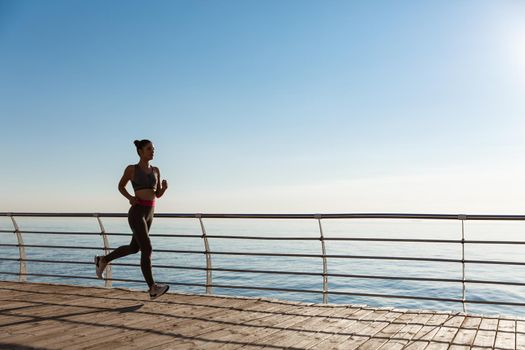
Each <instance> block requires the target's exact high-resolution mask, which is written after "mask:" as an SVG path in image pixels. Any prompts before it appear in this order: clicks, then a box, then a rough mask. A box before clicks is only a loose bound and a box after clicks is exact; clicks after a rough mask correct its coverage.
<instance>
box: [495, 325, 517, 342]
mask: <svg viewBox="0 0 525 350" xmlns="http://www.w3.org/2000/svg"><path fill="white" fill-rule="evenodd" d="M515 332H516V322H515V321H510V320H500V321H499V323H498V330H497V333H496V342H495V346H496V347H497V348H499V349H515V347H516V343H515V339H516V335H515Z"/></svg>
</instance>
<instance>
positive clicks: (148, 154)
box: [141, 143, 155, 160]
mask: <svg viewBox="0 0 525 350" xmlns="http://www.w3.org/2000/svg"><path fill="white" fill-rule="evenodd" d="M154 153H155V146H153V143H148V144H147V145H146V146H144V147H142V150H141V154H142V158H145V159H147V160H152V159H153V155H154Z"/></svg>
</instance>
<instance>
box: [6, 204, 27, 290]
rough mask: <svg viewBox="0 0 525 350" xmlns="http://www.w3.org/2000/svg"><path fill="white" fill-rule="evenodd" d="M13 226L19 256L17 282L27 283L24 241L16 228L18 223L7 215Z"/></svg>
mask: <svg viewBox="0 0 525 350" xmlns="http://www.w3.org/2000/svg"><path fill="white" fill-rule="evenodd" d="M9 217H10V218H11V221H12V222H13V226H14V227H15V235H16V240H17V242H18V254H19V255H20V260H19V268H18V281H20V282H26V281H27V269H26V250H25V247H24V240H23V239H22V232H20V228H19V227H18V223H17V222H16V220H15V217H14V216H13V214H11V213H10V214H9Z"/></svg>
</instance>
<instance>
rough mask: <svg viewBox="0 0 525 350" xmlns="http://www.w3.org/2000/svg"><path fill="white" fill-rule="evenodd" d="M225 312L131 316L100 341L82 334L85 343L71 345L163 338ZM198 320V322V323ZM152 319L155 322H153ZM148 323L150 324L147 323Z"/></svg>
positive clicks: (101, 334)
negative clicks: (167, 334)
mask: <svg viewBox="0 0 525 350" xmlns="http://www.w3.org/2000/svg"><path fill="white" fill-rule="evenodd" d="M243 302H244V301H242V300H240V301H238V302H237V303H238V304H242V303H243ZM222 312H224V311H223V310H221V309H218V308H206V307H200V308H198V310H197V309H193V308H192V307H190V306H189V309H188V310H187V311H186V315H184V316H182V315H181V317H177V315H176V314H173V313H172V314H169V315H155V314H153V315H151V314H146V315H136V314H134V315H131V316H132V319H131V320H129V321H126V322H122V323H121V324H118V323H117V324H114V325H111V327H110V328H108V329H105V330H103V331H101V332H99V333H97V337H98V338H99V340H98V341H96V339H95V340H93V339H92V337H91V336H90V335H91V334H92V333H87V334H86V333H82V335H83V338H84V339H83V340H84V341H73V343H71V348H72V349H75V348H83V347H86V346H91V345H96V344H98V345H100V346H106V345H107V346H114V347H116V346H120V345H119V344H120V343H121V340H122V339H121V338H126V337H127V341H128V342H129V341H131V339H133V338H134V337H137V336H139V335H142V336H144V335H145V334H148V333H154V334H156V335H157V336H160V337H162V336H163V333H165V332H163V329H165V328H170V332H171V333H175V332H177V329H179V328H181V327H182V326H186V325H190V326H191V325H195V324H199V323H210V322H211V321H210V319H209V318H211V317H212V316H213V314H219V313H222ZM196 318H198V319H197V321H198V322H196ZM152 319H153V320H154V321H152ZM148 320H149V321H148ZM145 321H148V322H145Z"/></svg>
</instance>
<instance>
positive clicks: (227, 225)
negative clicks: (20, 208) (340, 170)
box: [0, 216, 525, 316]
mask: <svg viewBox="0 0 525 350" xmlns="http://www.w3.org/2000/svg"><path fill="white" fill-rule="evenodd" d="M15 219H16V222H17V223H18V225H19V228H20V230H22V231H46V232H49V233H36V232H26V233H23V234H22V235H23V240H24V243H25V244H26V245H53V246H77V247H80V248H39V247H26V258H27V259H36V260H53V261H56V262H33V261H28V262H27V263H26V264H27V265H26V266H27V272H28V273H30V274H31V273H32V274H47V275H50V274H51V275H61V276H64V277H45V276H31V275H29V276H27V280H28V281H29V282H45V283H61V284H64V283H65V284H71V285H82V286H104V281H103V280H99V279H93V277H95V267H94V264H93V257H94V255H95V254H97V255H100V254H103V252H104V251H103V241H102V237H101V235H100V232H101V228H100V226H99V224H98V221H97V219H96V218H95V217H88V218H74V217H16V216H15ZM101 220H102V223H103V225H104V229H105V231H106V232H107V233H108V234H109V236H108V239H109V245H110V249H111V250H113V249H115V248H116V247H118V246H120V245H125V244H128V243H129V242H130V240H131V234H132V232H131V229H130V227H129V225H128V222H127V218H125V217H122V218H105V217H104V218H101ZM202 223H203V226H204V228H205V230H206V234H207V235H210V236H218V237H210V238H208V243H209V248H210V251H211V265H212V267H213V268H223V269H245V270H250V269H251V270H271V271H281V272H285V271H297V272H312V273H318V274H320V273H322V272H323V260H322V259H321V258H320V257H298V256H296V257H284V256H256V255H240V254H238V255H228V254H219V253H220V252H236V253H245V252H251V253H279V254H315V255H320V254H321V252H322V242H321V240H320V239H319V237H320V227H319V222H318V221H317V220H315V219H237V218H230V219H217V218H204V219H202ZM321 228H322V231H323V236H324V237H325V238H371V237H372V238H396V239H398V238H399V239H445V240H460V239H461V237H462V230H464V235H465V239H466V240H467V241H468V240H490V241H503V242H505V241H508V242H511V241H520V242H521V241H525V240H524V239H523V236H524V232H525V222H521V221H465V222H464V226H463V227H462V224H461V221H459V220H434V219H432V220H422V219H322V220H321ZM0 230H3V231H10V232H1V233H0V257H1V258H4V259H18V258H19V252H18V248H17V247H16V246H5V244H8V245H9V244H15V245H16V244H17V239H16V235H15V234H14V232H12V231H13V230H14V229H13V223H12V221H11V219H10V218H9V217H0ZM79 233H92V234H89V235H84V234H79ZM113 233H119V234H121V235H111V234H113ZM170 234H182V235H189V237H168V236H166V235H170ZM150 235H151V242H152V246H153V255H152V261H153V266H154V267H153V275H154V278H155V280H156V281H158V282H167V283H170V284H172V285H171V289H170V291H172V292H184V293H197V294H204V293H206V289H205V287H204V286H203V285H204V284H205V282H206V271H204V270H202V269H184V268H183V267H197V268H204V267H206V256H205V254H204V240H203V239H202V228H201V225H200V222H199V220H198V219H197V218H162V217H155V219H154V221H153V224H152V226H151V230H150ZM223 236H235V237H237V236H258V237H275V238H282V237H290V238H299V237H302V238H310V239H309V240H297V239H293V240H281V239H278V240H277V239H275V240H274V239H265V240H255V239H242V238H225V237H223ZM324 243H325V249H326V254H328V255H351V256H354V257H356V256H357V257H356V258H338V257H330V258H327V259H326V263H327V272H328V273H333V274H351V275H366V276H391V277H423V278H445V279H460V280H461V279H462V276H463V273H464V277H465V279H466V280H467V281H468V280H483V281H500V282H509V283H524V282H525V266H522V265H519V264H515V265H512V264H507V265H505V264H473V263H466V264H465V267H464V272H463V264H461V263H458V262H435V261H417V260H416V261H413V260H391V259H368V258H365V257H367V256H371V257H414V258H418V257H419V258H436V259H461V258H462V249H463V247H462V245H461V244H460V243H435V242H375V241H344V240H325V241H324ZM2 244H4V245H3V246H2ZM524 248H525V245H523V244H474V243H467V244H465V247H464V259H465V260H487V261H505V262H524V261H525V258H524V254H523V253H524ZM159 250H182V251H196V253H189V252H161V251H159ZM113 263H114V264H115V265H113V266H112V273H113V278H115V279H133V280H138V282H125V281H113V282H112V286H113V287H121V288H128V289H132V290H141V291H146V290H147V286H146V283H145V282H143V276H142V273H141V270H140V253H137V254H132V255H129V256H126V257H123V258H121V259H118V260H115V261H113ZM116 264H126V265H129V266H121V265H116ZM158 265H163V266H172V267H175V268H168V267H161V266H158ZM18 268H19V263H18V261H16V260H0V280H5V281H16V280H18V276H17V275H15V274H12V273H18ZM65 276H68V277H65ZM82 277H84V278H82ZM179 283H180V284H179ZM212 283H213V284H216V285H218V286H220V287H218V286H214V287H213V288H212V293H213V294H217V295H235V296H250V297H267V298H272V299H281V300H292V301H303V302H310V303H322V302H323V295H322V293H311V292H287V291H274V290H266V289H264V288H284V289H294V290H301V291H303V290H310V291H311V290H316V291H322V289H323V277H322V276H321V275H314V276H310V275H293V274H280V273H275V274H267V273H253V272H247V273H246V272H242V273H241V272H228V271H213V272H212ZM188 284H197V286H192V285H188ZM230 286H240V287H242V286H249V287H261V288H262V289H245V288H234V287H230ZM463 287H464V288H465V298H466V300H473V301H481V302H484V301H497V302H503V303H509V302H510V303H525V286H512V285H499V284H479V283H470V282H467V283H465V285H463V283H461V282H433V281H412V280H398V279H377V278H364V277H335V276H328V291H329V292H333V291H335V292H348V293H366V294H381V295H392V296H415V297H431V298H445V299H446V298H450V299H462V297H463ZM327 302H328V303H331V304H359V305H368V306H372V307H392V308H400V309H417V310H436V311H447V312H462V311H463V304H462V303H461V302H449V301H432V300H424V299H406V298H395V297H388V298H387V297H379V296H359V295H344V294H328V300H327ZM465 308H466V311H467V312H469V313H472V314H480V315H487V316H490V315H503V316H505V315H508V316H523V315H525V307H521V306H509V305H497V304H484V303H473V302H467V303H466V304H465Z"/></svg>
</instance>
